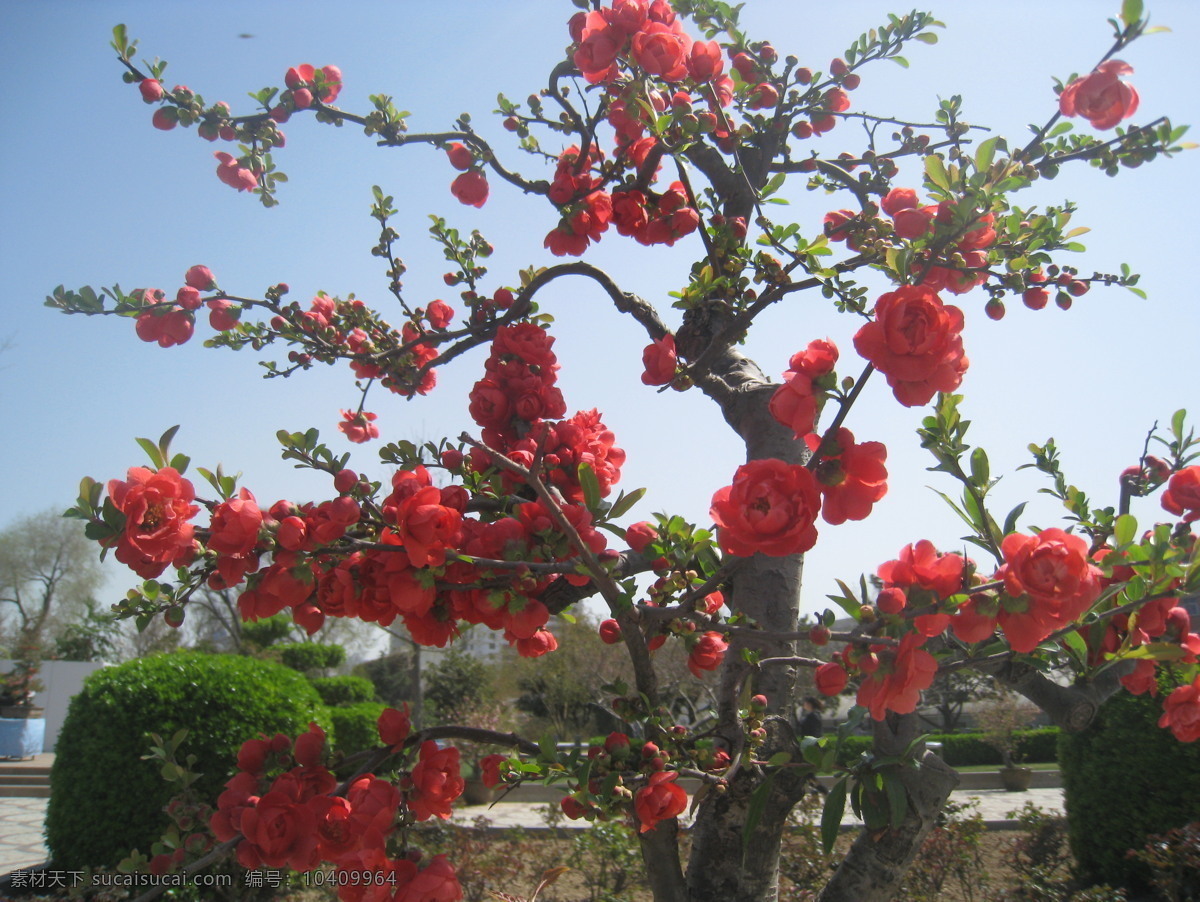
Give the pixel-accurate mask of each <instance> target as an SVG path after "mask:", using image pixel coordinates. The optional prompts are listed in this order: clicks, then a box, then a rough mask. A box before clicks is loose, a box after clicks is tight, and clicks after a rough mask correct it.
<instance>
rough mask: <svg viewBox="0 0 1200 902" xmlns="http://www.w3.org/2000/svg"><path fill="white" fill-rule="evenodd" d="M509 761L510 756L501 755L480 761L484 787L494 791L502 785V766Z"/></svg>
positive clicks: (487, 757)
mask: <svg viewBox="0 0 1200 902" xmlns="http://www.w3.org/2000/svg"><path fill="white" fill-rule="evenodd" d="M507 760H508V756H507V755H501V754H495V755H486V756H484V757H483V758H480V759H479V771H480V774H481V776H480V779H481V780H482V781H483V785H484V786H486V787H487V788H488V789H493V788H495V787H496V786H498V785H499V784H500V778H501V775H500V765H501V764H503V763H504V762H505V761H507Z"/></svg>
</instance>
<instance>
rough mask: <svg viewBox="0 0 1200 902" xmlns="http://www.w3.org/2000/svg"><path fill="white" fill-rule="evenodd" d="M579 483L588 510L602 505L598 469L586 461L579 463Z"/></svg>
mask: <svg viewBox="0 0 1200 902" xmlns="http://www.w3.org/2000/svg"><path fill="white" fill-rule="evenodd" d="M578 472H579V485H580V487H581V488H582V489H583V503H584V504H586V505H587V508H588V510H593V511H594V510H595V509H596V508H598V507H599V506H600V480H599V479H597V478H596V471H595V470H593V469H592V465H591V464H589V463H587V462H586V461H584V462H583V463H581V464H580V465H579V471H578Z"/></svg>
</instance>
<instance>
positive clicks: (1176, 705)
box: [1158, 676, 1200, 742]
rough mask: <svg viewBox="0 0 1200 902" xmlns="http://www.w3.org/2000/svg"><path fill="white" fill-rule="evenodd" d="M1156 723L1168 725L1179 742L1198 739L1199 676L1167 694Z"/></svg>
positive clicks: (1199, 731)
mask: <svg viewBox="0 0 1200 902" xmlns="http://www.w3.org/2000/svg"><path fill="white" fill-rule="evenodd" d="M1158 725H1159V726H1160V727H1168V728H1169V729H1170V730H1171V732H1172V733H1173V734H1175V738H1176V739H1178V740H1179V741H1180V742H1195V741H1196V740H1197V739H1200V676H1198V677H1196V679H1195V680H1193V681H1192V682H1191V683H1188V684H1187V685H1186V686H1180V687H1179V688H1177V689H1174V690H1173V691H1172V692H1171V694H1170V695H1168V696H1167V700H1166V701H1165V702H1164V703H1163V714H1162V717H1160V718H1159V720H1158Z"/></svg>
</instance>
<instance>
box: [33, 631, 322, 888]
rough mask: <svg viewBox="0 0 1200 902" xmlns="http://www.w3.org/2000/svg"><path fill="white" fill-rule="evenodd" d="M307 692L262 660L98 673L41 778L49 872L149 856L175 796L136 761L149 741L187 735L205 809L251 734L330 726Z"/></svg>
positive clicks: (184, 659)
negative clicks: (46, 796) (45, 781)
mask: <svg viewBox="0 0 1200 902" xmlns="http://www.w3.org/2000/svg"><path fill="white" fill-rule="evenodd" d="M326 711H327V709H326V708H325V707H324V706H323V705H322V704H321V699H320V696H318V695H317V691H316V690H315V689H314V688H313V687H312V686H311V685H310V684H309V682H308V680H306V679H305V678H304V677H303V676H301V675H300V674H298V673H296V672H295V671H294V670H289V669H288V668H286V667H284V666H282V665H280V664H276V663H274V662H271V661H261V660H256V659H254V658H246V657H239V656H234V655H206V654H199V653H196V652H181V653H177V654H165V655H157V656H155V657H151V658H142V659H139V660H135V661H130V662H128V663H126V664H122V665H120V666H117V667H108V668H105V669H104V670H98V671H96V672H95V673H94V674H92V675H91V676H90V677H88V679H87V681H86V682H85V683H84V686H83V689H82V690H81V691H80V693H79V694H78V695H76V696H75V697H74V698H73V699H72V700H71V706H70V708H69V710H68V712H67V719H66V722H65V723H64V724H63V727H62V732H61V733H60V734H59V737H58V745H57V747H56V749H55V752H56V757H55V761H54V767H53V770H52V771H51V773H50V791H51V795H50V802H49V807H48V808H47V811H46V841H47V844H48V845H49V847H50V850H51V856H52V859H53V861H54V862H55V864H56V866H58V867H63V868H71V869H78V868H82V867H85V866H88V865H94V866H112V865H115V864H116V863H117V862H119V861H120V860H121V859H122V858H124V857H125V856H126V855H127V854H128V853H129V852H130V851H131V850H132V849H134V848H138V849H140V850H141V851H143V852H148V851H149V848H150V844H151V843H152V842H153V841H154V840H156V839H158V837H159V836H160V835H161V834H162V832H163V830H164V829H165V827H166V826H167V823H168V821H167V818H166V815H164V814H163V811H162V809H163V807H164V806H165V805H166V804H167V802H168V801H169V800H170V799H171V797H172V796H173V795H174V794H175V792H176V790H177V789H178V784H174V783H167V782H166V781H165V780H163V779H162V776H161V775H160V773H159V769H158V768H157V767H155V766H154V764H152V763H151V762H149V761H142V760H141V756H142V755H145V754H147V752H148V751H149V749H150V742H151V740H150V739H149V734H150V733H158V734H159V735H160V736H162V737H163V738H164V739H166V738H168V737H170V736H171V735H172V734H174V733H175V732H176V731H177V730H180V729H183V728H187V729H188V730H189V733H188V737H187V740H186V741H185V742H184V744H183V746H182V747H181V749H180V758H181V759H186V757H187V755H189V754H194V755H196V758H197V761H196V765H195V767H194V768H193V769H194V770H195V771H196V772H198V773H201V774H203V776H202V777H201V779H200V780H199V782H198V783H197V784H196V785H197V789H198V791H199V793H200V796H201V798H206V799H210V800H212V802H213V803H214V804H215V801H216V798H217V796H218V794H219V793H220V792H221V790H222V788H223V785H224V783H225V781H226V780H227V779H228V778H229V775H230V773H231V772H232V771H233V770H234V768H235V763H236V760H237V752H238V749H239V747H240V746H241V744H242V743H243V742H244V741H245V740H247V739H252V738H254V737H255V736H257V735H258V734H259V732H260V731H266V732H267V734H268V735H272V734H274V733H276V732H280V733H285V734H287V735H289V736H294V735H296V734H298V733H301V732H303V731H304V730H305V729H306V728H307V726H308V723H309V721H316V722H317V723H318V724H321V725H322V726H323V727H324V728H326V729H328V727H329V718H328V715H327V713H326Z"/></svg>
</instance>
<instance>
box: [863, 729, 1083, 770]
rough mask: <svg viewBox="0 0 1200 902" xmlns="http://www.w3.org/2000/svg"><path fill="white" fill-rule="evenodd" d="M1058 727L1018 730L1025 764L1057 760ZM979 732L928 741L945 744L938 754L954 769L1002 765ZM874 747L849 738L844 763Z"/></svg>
mask: <svg viewBox="0 0 1200 902" xmlns="http://www.w3.org/2000/svg"><path fill="white" fill-rule="evenodd" d="M1058 732H1059V731H1058V727H1039V728H1038V729H1034V730H1018V731H1017V735H1018V737H1020V746H1019V747H1018V748H1019V751H1018V755H1019V757H1020V760H1021V762H1022V763H1024V764H1044V763H1046V762H1051V761H1056V760H1058V758H1057V754H1058V753H1057V744H1058ZM980 735H981V734H979V733H931V734H929V735H928V736H926V737H925V741H926V742H938V743H941V745H942V750H941V752H940V753H939V754H940V756H941V758H942V760H943V761H945V762H946V763H947V764H949V765H950V766H951V767H971V766H973V765H982V766H987V765H995V766H996V767H999V766H1000V764H1001V760H1000V753H999V752H998V751H997V750H996V749H994V748H992V747H991V746H990V745H988V744H987V743H986V742H984V741H983V740H982V739H981V738H980ZM870 748H871V737H870V736H850V737H848V738H847V739H846V741H845V743H844V744H843V746H842V751H843V757H842V760H843V761H849V760H850V759H852V758H855V757H856V756H858V755H860V754H862V753H863V752H865V751H867V750H869V749H870Z"/></svg>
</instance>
